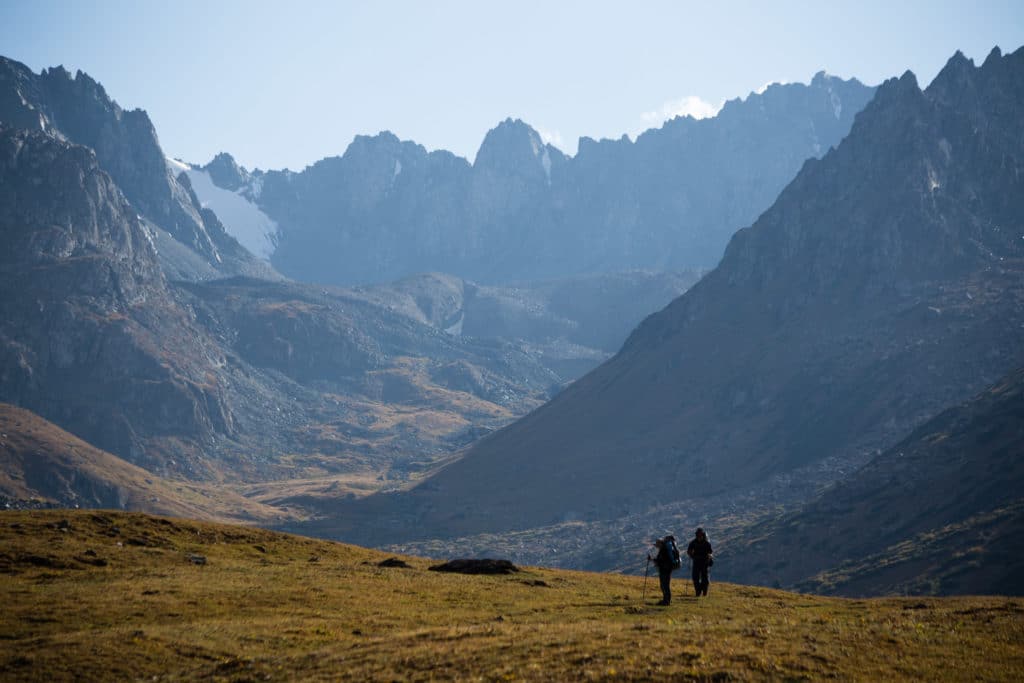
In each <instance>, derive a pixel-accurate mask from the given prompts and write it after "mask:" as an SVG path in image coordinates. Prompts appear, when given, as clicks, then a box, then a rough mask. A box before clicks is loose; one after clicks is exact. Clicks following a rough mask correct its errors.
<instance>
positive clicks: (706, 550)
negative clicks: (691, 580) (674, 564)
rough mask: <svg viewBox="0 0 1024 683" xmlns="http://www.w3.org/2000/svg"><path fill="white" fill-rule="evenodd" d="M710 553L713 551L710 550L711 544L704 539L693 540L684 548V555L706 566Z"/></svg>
mask: <svg viewBox="0 0 1024 683" xmlns="http://www.w3.org/2000/svg"><path fill="white" fill-rule="evenodd" d="M712 552H714V551H712V550H711V544H710V543H709V542H708V540H707V539H706V538H695V539H693V540H692V541H690V545H689V546H688V547H687V548H686V554H687V555H689V556H690V558H691V559H693V561H694V562H697V563H700V564H706V563H707V561H708V558H709V557H711V553H712Z"/></svg>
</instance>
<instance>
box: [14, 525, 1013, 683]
mask: <svg viewBox="0 0 1024 683" xmlns="http://www.w3.org/2000/svg"><path fill="white" fill-rule="evenodd" d="M197 556H202V558H203V559H204V560H205V563H204V564H197V563H196V561H198V557H197ZM386 557H387V556H386V555H384V554H382V553H379V552H376V551H371V550H365V549H361V548H356V547H352V546H346V545H342V544H338V543H331V542H327V541H320V540H313V539H308V538H302V537H297V536H288V535H283V534H277V533H272V532H268V531H263V530H259V529H252V528H247V527H237V526H225V525H216V524H207V523H199V522H191V521H183V520H176V519H164V518H154V517H150V516H145V515H142V514H135V513H119V512H117V513H115V512H96V511H74V512H68V511H57V510H51V511H36V512H23V511H19V512H6V513H0V573H2V574H4V576H3V579H2V580H0V601H2V604H3V605H4V609H3V611H2V612H0V634H2V637H0V678H2V679H4V680H38V679H41V678H45V679H47V680H50V681H62V680H72V679H78V680H140V679H143V678H145V679H147V680H186V679H187V680H295V679H304V680H360V681H361V680H426V679H442V680H445V679H470V680H479V679H483V680H591V679H595V680H601V679H614V680H638V679H642V680H682V679H694V680H716V681H718V680H721V681H726V680H807V679H821V678H833V677H838V678H840V679H856V680H882V679H919V680H935V679H941V678H946V679H959V680H964V679H968V678H970V679H975V678H977V679H984V680H1020V679H1021V677H1022V676H1024V601H1021V600H1017V599H1006V598H946V599H912V600H901V599H885V600H844V599H837V598H823V597H812V596H805V595H796V594H791V593H785V592H781V591H773V590H768V589H760V588H749V587H743V586H735V585H725V584H713V585H712V590H711V597H710V598H708V599H702V600H701V601H699V602H697V601H695V600H694V599H693V598H690V597H688V595H686V591H685V590H684V589H685V581H683V580H682V577H680V578H679V579H678V580H677V582H676V587H677V593H678V596H677V600H676V604H674V605H673V606H671V607H668V608H658V607H655V606H653V604H652V603H653V602H654V601H655V600H656V597H655V594H656V593H657V587H656V583H657V582H656V580H650V581H649V582H648V585H647V596H646V598H647V599H646V604H643V603H641V593H642V591H643V581H644V580H643V578H640V577H627V576H621V575H611V574H588V573H582V572H568V571H555V570H545V569H524V570H522V571H520V572H518V573H514V574H510V575H506V576H467V575H459V574H443V573H438V572H432V571H428V567H429V566H430V565H431V564H433V563H432V562H431V561H428V560H425V559H416V558H406V560H407V562H408V564H409V565H410V566H409V567H408V568H385V567H380V566H378V562H380V561H381V560H383V559H385V558H386ZM194 560H195V561H194Z"/></svg>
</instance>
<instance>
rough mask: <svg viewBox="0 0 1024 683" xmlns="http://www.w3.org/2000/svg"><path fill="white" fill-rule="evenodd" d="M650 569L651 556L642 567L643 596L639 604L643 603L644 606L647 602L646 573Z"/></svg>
mask: <svg viewBox="0 0 1024 683" xmlns="http://www.w3.org/2000/svg"><path fill="white" fill-rule="evenodd" d="M650 569H651V556H650V555H648V556H647V564H646V565H644V594H643V597H642V598H640V602H642V603H645V604H646V602H647V572H649V571H650Z"/></svg>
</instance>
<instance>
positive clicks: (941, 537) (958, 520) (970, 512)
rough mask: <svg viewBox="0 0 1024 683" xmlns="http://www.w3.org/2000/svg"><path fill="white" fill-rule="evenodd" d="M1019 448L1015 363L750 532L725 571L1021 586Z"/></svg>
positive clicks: (773, 580)
mask: <svg viewBox="0 0 1024 683" xmlns="http://www.w3.org/2000/svg"><path fill="white" fill-rule="evenodd" d="M1022 455H1024V369H1018V370H1016V371H1014V372H1013V373H1011V374H1010V375H1009V376H1008V377H1006V378H1004V379H1003V380H1001V381H1000V382H998V383H997V384H995V385H994V386H993V387H991V388H989V389H987V390H986V391H984V392H982V393H981V394H979V395H977V396H975V397H974V398H973V399H971V400H970V401H968V402H966V403H964V404H962V405H959V406H957V407H955V408H951V409H949V410H947V411H945V412H943V413H941V414H940V415H938V416H937V417H935V418H934V419H932V420H929V421H928V422H926V423H925V424H924V425H922V426H921V427H919V428H918V429H917V430H915V431H914V433H913V434H911V435H910V436H909V437H908V438H906V439H904V440H903V441H901V442H900V443H898V444H897V445H895V446H893V447H892V448H890V449H889V450H887V451H886V452H885V453H883V454H882V455H880V456H878V457H877V458H875V459H874V460H872V461H871V462H870V463H869V464H868V465H866V466H865V467H864V468H862V469H861V470H859V471H858V472H857V473H856V474H854V475H853V476H851V477H850V478H849V479H847V480H845V481H843V482H841V483H839V484H837V485H836V486H834V487H832V488H831V489H829V490H827V491H825V492H824V493H822V494H821V495H820V496H818V497H817V498H816V499H815V500H814V501H812V502H810V503H808V504H807V505H806V506H804V508H803V509H802V510H800V511H799V512H797V513H794V514H791V515H787V516H785V517H783V518H782V519H778V520H772V521H771V522H767V523H765V524H761V525H758V526H756V527H754V528H752V529H750V530H749V531H748V532H747V533H746V534H745V535H744V538H743V539H741V540H739V541H734V542H733V543H732V544H730V545H729V547H728V549H727V552H725V553H724V554H723V556H722V562H721V563H720V564H721V566H722V568H723V569H722V570H721V574H722V577H723V578H726V579H730V578H739V577H742V579H743V580H744V581H747V582H757V583H764V584H784V585H790V586H791V585H799V586H800V587H801V588H803V589H805V590H806V589H811V590H816V591H824V592H838V593H842V594H848V595H849V594H864V593H872V594H884V593H897V594H901V593H915V594H919V593H939V594H950V593H961V594H972V593H1003V594H1013V595H1020V594H1024V555H1022V554H1021V552H1020V548H1021V545H1020V542H1021V539H1022V538H1024V514H1022V513H1024V458H1022V457H1021V456H1022ZM844 563H845V564H844ZM819 572H825V574H823V575H820V576H818V574H819Z"/></svg>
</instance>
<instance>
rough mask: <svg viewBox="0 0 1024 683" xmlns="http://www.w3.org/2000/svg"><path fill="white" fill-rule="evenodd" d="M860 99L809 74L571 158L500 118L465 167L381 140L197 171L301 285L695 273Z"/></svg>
mask: <svg viewBox="0 0 1024 683" xmlns="http://www.w3.org/2000/svg"><path fill="white" fill-rule="evenodd" d="M873 93H874V89H873V88H869V87H866V86H864V85H862V84H860V83H859V82H857V81H856V80H850V81H843V80H840V79H837V78H834V77H829V76H826V75H824V74H818V75H817V76H815V78H814V79H813V81H812V82H811V84H810V85H773V86H770V87H768V88H767V89H766V90H765V91H764V92H763V93H760V94H751V95H750V97H748V98H747V99H746V100H743V101H740V100H734V101H732V102H728V103H726V105H725V107H724V108H723V110H722V112H721V113H720V114H719V115H718V116H717V117H715V118H713V119H705V120H700V121H697V120H694V119H692V118H677V119H674V120H672V121H669V122H667V123H666V124H665V125H664V126H663V127H662V128H660V129H658V130H650V131H647V132H646V133H644V134H643V135H641V136H639V138H638V139H637V140H636V141H635V142H632V141H630V140H629V139H628V138H625V137H623V138H622V139H621V140H617V141H612V140H601V141H594V140H591V139H589V138H584V139H582V140H581V141H580V146H579V153H578V154H577V155H576V156H575V157H572V158H570V157H567V156H565V155H564V154H562V153H561V152H560V151H559V150H557V149H556V148H554V147H552V146H551V145H546V144H544V143H543V142H542V140H541V139H540V136H539V135H538V134H537V132H536V131H535V130H533V129H532V128H530V127H529V126H528V125H527V124H525V123H523V122H522V121H518V120H511V119H509V120H506V121H503V122H502V123H501V124H499V125H498V126H497V127H496V128H495V129H494V130H492V131H490V132H489V133H488V134H487V136H486V138H485V139H484V141H483V143H482V145H481V147H480V150H479V151H478V153H477V156H476V159H475V161H474V163H473V164H472V165H471V164H469V163H468V162H467V161H465V160H464V159H461V158H458V157H455V156H453V155H451V154H449V153H447V152H431V153H427V151H426V150H425V149H423V148H422V147H420V146H419V145H415V144H413V143H410V142H401V141H399V140H398V138H396V137H395V136H394V135H392V134H390V133H381V134H380V135H377V136H374V137H362V136H360V137H357V138H356V139H355V141H354V142H353V143H352V145H351V146H350V147H349V149H348V150H347V151H346V152H345V154H344V155H343V156H341V157H332V158H328V159H323V160H322V161H319V162H317V163H316V164H314V165H313V166H310V167H309V168H307V169H305V170H304V171H302V172H300V173H293V172H290V171H270V172H262V171H254V172H252V173H249V172H247V171H245V170H244V169H238V168H237V165H236V164H235V163H234V161H233V160H232V159H230V157H227V156H226V155H219V156H218V157H217V159H215V160H214V161H213V162H211V164H210V165H209V166H208V168H209V169H211V171H210V172H211V175H212V176H213V177H214V180H215V182H217V183H218V184H222V185H221V186H222V187H225V188H228V189H231V190H233V191H234V190H238V191H240V192H242V193H243V194H245V195H246V196H248V197H249V198H250V199H251V200H252V201H254V202H256V203H257V204H258V206H259V208H260V209H262V210H263V211H265V212H266V213H267V214H268V215H269V216H270V217H271V218H272V219H273V220H274V221H276V222H277V224H278V230H279V232H278V238H277V249H276V251H275V252H274V254H273V256H272V262H273V263H274V265H275V266H276V267H277V268H278V269H280V270H281V272H283V273H286V274H287V275H289V276H291V277H294V278H296V279H299V280H305V281H317V282H329V283H336V284H352V283H367V282H383V281H388V280H394V279H398V278H401V277H404V276H407V275H410V274H414V273H420V272H425V271H440V272H447V273H451V274H454V275H457V276H459V277H462V278H466V279H470V280H474V281H477V282H480V283H483V284H497V283H508V282H521V281H526V280H547V279H553V278H559V277H566V276H570V275H576V274H581V273H608V272H620V271H627V270H635V269H649V270H661V271H669V270H683V269H686V268H707V267H712V266H714V265H715V264H716V263H717V261H718V259H719V258H720V257H721V254H722V250H723V248H724V247H725V244H726V243H727V241H728V239H729V237H730V236H731V235H732V233H733V232H735V231H736V230H737V229H738V228H740V227H742V226H744V225H748V224H749V223H750V222H751V221H753V220H754V219H755V218H756V217H757V216H758V214H759V213H761V212H762V211H763V210H764V209H765V208H767V207H768V206H769V205H770V204H771V202H772V201H773V200H774V199H775V197H776V196H777V195H778V193H779V191H780V190H781V189H782V188H783V187H784V186H785V184H786V183H788V182H789V181H790V180H791V179H792V178H793V176H794V175H795V174H796V172H797V171H798V170H799V169H800V165H801V164H802V163H803V161H804V160H805V159H807V158H809V157H820V156H821V155H823V154H825V153H826V152H827V151H828V150H829V149H830V147H832V146H834V145H836V144H838V143H839V141H840V140H841V139H842V138H843V137H844V136H845V135H846V133H847V132H848V131H849V129H850V125H851V123H852V121H853V117H854V115H855V114H856V112H858V111H859V110H860V109H862V108H863V106H864V105H865V104H866V103H867V102H868V100H869V99H870V98H871V96H872V95H873ZM214 171H216V175H214ZM217 178H221V180H218V179H217Z"/></svg>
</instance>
